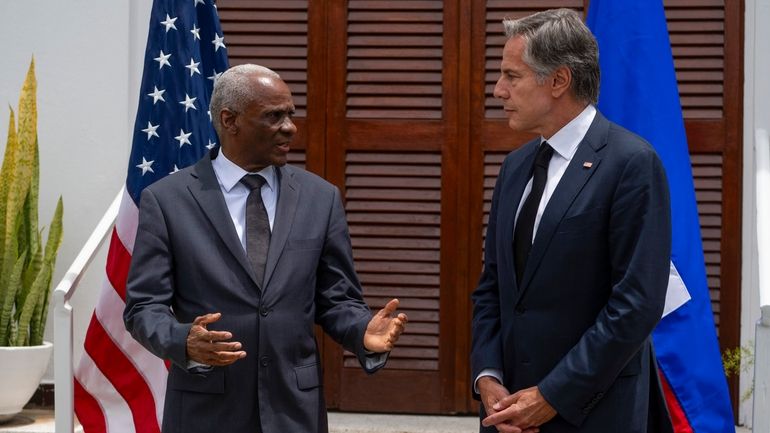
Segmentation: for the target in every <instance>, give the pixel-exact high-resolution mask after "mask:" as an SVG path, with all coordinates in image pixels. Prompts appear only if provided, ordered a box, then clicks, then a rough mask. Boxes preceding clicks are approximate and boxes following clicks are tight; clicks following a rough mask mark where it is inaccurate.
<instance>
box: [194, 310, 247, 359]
mask: <svg viewBox="0 0 770 433" xmlns="http://www.w3.org/2000/svg"><path fill="white" fill-rule="evenodd" d="M220 317H222V313H210V314H206V315H203V316H198V317H196V318H195V320H194V321H193V325H192V328H190V333H189V334H187V359H189V360H192V361H195V362H200V363H201V364H206V365H213V366H223V365H230V364H232V363H233V362H235V361H237V360H239V359H241V358H244V357H245V356H246V352H244V351H243V350H241V343H240V342H238V341H226V340H229V339H231V338H233V334H231V333H230V332H227V331H209V330H208V329H206V325H208V324H209V323H214V322H216V321H217V320H219V318H220Z"/></svg>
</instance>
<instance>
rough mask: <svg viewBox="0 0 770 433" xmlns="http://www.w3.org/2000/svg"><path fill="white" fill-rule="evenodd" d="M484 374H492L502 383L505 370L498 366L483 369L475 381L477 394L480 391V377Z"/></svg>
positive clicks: (474, 387)
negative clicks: (499, 368)
mask: <svg viewBox="0 0 770 433" xmlns="http://www.w3.org/2000/svg"><path fill="white" fill-rule="evenodd" d="M484 376H491V377H493V378H495V379H497V381H498V382H500V383H501V384H502V383H503V372H502V371H500V370H498V369H496V368H485V369H483V370H481V373H479V375H478V376H476V380H475V381H473V392H475V393H476V394H478V393H479V379H481V378H482V377H484Z"/></svg>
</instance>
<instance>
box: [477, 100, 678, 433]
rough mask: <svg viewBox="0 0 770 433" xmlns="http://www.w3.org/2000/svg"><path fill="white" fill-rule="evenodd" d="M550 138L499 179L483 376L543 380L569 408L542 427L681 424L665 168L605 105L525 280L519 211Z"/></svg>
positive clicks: (483, 329)
mask: <svg viewBox="0 0 770 433" xmlns="http://www.w3.org/2000/svg"><path fill="white" fill-rule="evenodd" d="M539 143H540V140H539V139H537V140H534V141H532V142H530V143H527V144H526V145H524V146H522V147H521V148H520V149H518V150H516V151H514V152H512V153H511V154H509V155H508V157H507V158H506V159H505V162H504V163H503V166H502V168H501V170H500V175H499V177H498V179H497V184H496V185H495V191H494V195H493V198H492V208H491V212H490V215H489V226H488V229H487V237H486V247H485V263H484V271H483V273H482V276H481V279H480V281H479V285H478V287H477V289H476V291H475V292H474V294H473V302H474V311H473V345H472V353H471V367H472V374H473V376H472V377H473V378H474V380H475V377H476V376H477V375H478V374H479V373H480V372H481V371H482V370H483V369H485V368H494V369H498V370H499V371H502V372H503V382H504V385H505V386H506V387H507V388H508V390H509V391H511V392H515V391H518V390H520V389H523V388H528V387H531V386H535V385H537V386H538V387H539V389H540V391H541V392H542V394H543V396H544V397H545V399H546V400H547V401H548V402H549V403H550V404H551V405H552V406H553V407H554V408H555V409H556V410H557V412H558V415H557V416H556V418H554V419H553V420H552V421H550V422H547V423H546V424H544V425H543V426H542V427H541V430H540V431H541V432H542V433H555V432H591V433H602V432H607V433H620V432H623V433H642V432H666V431H670V430H671V426H670V421H669V419H668V414H667V412H666V409H665V406H664V404H663V399H662V394H661V390H660V386H659V383H658V378H657V369H656V364H655V361H654V356H653V353H652V344H651V339H650V333H651V332H652V330H653V328H654V327H655V325H656V324H657V322H658V321H659V320H660V317H661V313H662V311H663V305H664V302H665V296H666V287H667V284H668V274H669V256H670V251H671V222H670V208H669V195H668V184H667V181H666V177H665V174H664V171H663V166H662V164H661V162H660V160H659V159H658V156H657V154H656V153H655V151H654V150H653V149H652V147H651V146H650V145H649V144H648V143H647V142H645V141H644V140H643V139H641V138H639V137H638V136H636V135H634V134H632V133H630V132H628V131H627V130H625V129H623V128H621V127H619V126H618V125H615V124H613V123H611V122H609V121H608V120H607V119H606V118H604V116H602V115H601V113H598V112H597V114H596V117H595V119H594V121H593V123H592V124H591V127H590V128H589V130H588V133H587V134H586V137H585V138H584V139H583V141H582V142H581V143H580V145H579V146H578V149H577V152H576V153H575V156H574V157H573V158H572V161H571V162H570V164H569V166H568V168H567V170H566V171H565V173H564V175H563V177H562V178H561V181H560V182H559V184H558V186H557V187H556V190H555V191H554V193H553V195H552V196H551V198H550V200H549V202H548V205H547V206H546V208H545V211H544V213H543V216H542V219H541V221H540V225H539V227H538V231H537V234H536V236H535V240H534V243H533V245H532V250H531V253H530V256H529V259H528V261H527V266H526V269H525V270H524V275H523V277H522V284H521V286H518V285H517V283H516V270H515V267H514V259H513V227H514V219H515V215H516V209H517V208H518V206H519V202H520V201H521V199H522V195H523V191H524V187H525V186H526V184H527V181H528V179H529V178H530V176H531V167H532V163H533V159H534V156H535V152H536V149H537V147H538V145H539ZM476 397H477V398H478V396H476ZM482 431H487V432H494V431H496V430H495V429H494V428H489V429H482Z"/></svg>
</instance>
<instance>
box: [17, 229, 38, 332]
mask: <svg viewBox="0 0 770 433" xmlns="http://www.w3.org/2000/svg"><path fill="white" fill-rule="evenodd" d="M42 265H43V245H42V244H41V240H40V234H39V233H38V236H37V237H36V238H35V244H34V245H32V253H31V254H30V255H29V258H28V259H27V262H26V265H25V266H24V271H23V272H22V278H21V290H19V291H18V292H17V293H16V305H21V304H23V303H24V300H25V299H27V296H29V292H30V290H31V289H32V283H33V282H34V281H35V277H37V274H38V273H40V267H41V266H42ZM18 315H19V311H18V310H17V312H16V320H18V319H19V317H18Z"/></svg>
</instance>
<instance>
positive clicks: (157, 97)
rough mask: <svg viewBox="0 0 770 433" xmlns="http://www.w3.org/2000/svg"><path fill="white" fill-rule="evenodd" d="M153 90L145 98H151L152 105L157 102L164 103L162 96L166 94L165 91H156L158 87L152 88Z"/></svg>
mask: <svg viewBox="0 0 770 433" xmlns="http://www.w3.org/2000/svg"><path fill="white" fill-rule="evenodd" d="M153 87H154V88H155V90H153V91H152V93H148V94H147V96H152V105H155V103H156V102H158V101H163V102H166V100H165V99H163V94H164V93H166V90H165V89H164V90H158V86H153Z"/></svg>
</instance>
